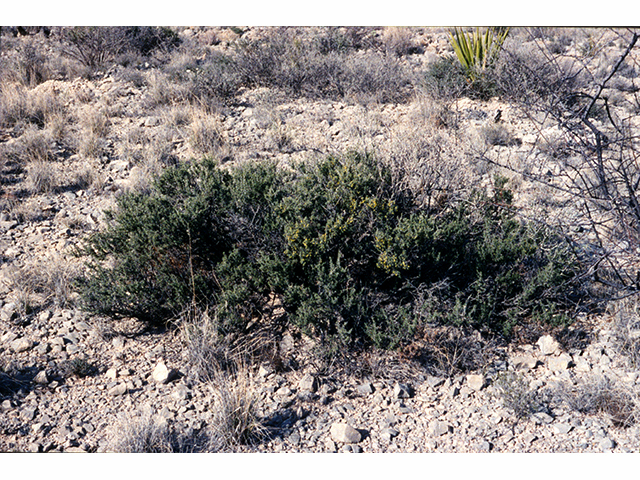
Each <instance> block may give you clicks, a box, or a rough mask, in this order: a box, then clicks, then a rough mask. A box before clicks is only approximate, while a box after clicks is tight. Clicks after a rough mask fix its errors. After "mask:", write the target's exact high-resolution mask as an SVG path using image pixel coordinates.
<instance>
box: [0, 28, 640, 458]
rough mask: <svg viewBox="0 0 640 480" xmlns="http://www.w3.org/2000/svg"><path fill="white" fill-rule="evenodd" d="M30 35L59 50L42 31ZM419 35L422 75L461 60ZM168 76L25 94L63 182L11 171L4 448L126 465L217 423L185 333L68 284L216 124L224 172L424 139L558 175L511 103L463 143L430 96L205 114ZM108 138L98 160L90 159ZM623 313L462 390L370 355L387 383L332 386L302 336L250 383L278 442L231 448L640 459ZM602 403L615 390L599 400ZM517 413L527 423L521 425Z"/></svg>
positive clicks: (463, 376)
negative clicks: (141, 444) (160, 438)
mask: <svg viewBox="0 0 640 480" xmlns="http://www.w3.org/2000/svg"><path fill="white" fill-rule="evenodd" d="M256 31H257V32H258V33H260V30H259V29H256ZM250 33H251V31H250ZM181 35H183V36H184V37H185V38H200V39H202V38H204V39H205V40H206V39H207V38H209V37H207V35H209V36H212V35H213V36H215V35H217V37H218V38H219V40H218V42H217V43H216V42H211V44H212V45H213V46H211V48H225V45H226V44H225V42H231V41H233V39H234V38H235V37H234V35H237V34H235V33H232V32H230V31H229V30H225V29H211V30H206V29H203V30H197V29H186V30H182V32H181ZM225 35H227V36H229V39H227V40H225V39H224V38H225V37H224V36H225ZM245 35H246V33H245ZM220 39H221V40H220ZM18 40H19V39H18ZM18 40H15V41H16V42H17V41H18ZM205 40H202V42H203V43H206V42H205ZM22 41H34V42H35V41H41V42H45V43H46V41H45V40H44V39H41V38H39V37H38V38H37V39H35V40H33V39H23V40H22ZM414 41H415V42H417V43H419V44H420V45H421V46H422V47H423V48H422V49H421V50H420V53H416V54H412V55H406V56H404V57H402V62H405V63H407V64H410V65H414V66H415V67H416V68H418V66H420V65H423V64H428V62H430V61H432V60H433V58H434V57H436V56H437V55H441V54H443V53H445V52H447V51H448V50H447V49H448V48H449V47H448V42H447V37H446V32H443V31H440V30H437V29H435V30H429V29H422V30H419V31H417V32H416V33H415V36H414ZM154 75H155V73H154V71H153V69H145V67H144V66H141V67H140V68H139V69H138V70H135V71H134V72H133V73H132V72H131V71H130V70H127V69H125V68H124V67H122V66H116V67H113V68H110V69H108V70H107V71H105V72H102V73H101V74H99V75H95V76H94V77H93V78H90V79H87V78H75V79H72V80H69V79H64V80H57V79H50V80H47V81H46V82H44V83H42V84H40V85H38V86H36V87H34V88H31V89H29V90H28V91H29V94H30V95H34V96H37V95H40V96H42V97H43V98H54V99H56V100H55V101H56V102H58V103H59V104H60V105H62V107H61V111H62V112H64V115H66V121H65V122H63V124H64V125H63V127H61V128H62V129H63V133H61V134H60V135H59V136H58V137H55V136H54V137H52V142H53V147H51V148H50V151H49V153H48V154H47V155H49V156H50V158H51V161H50V162H49V164H48V166H49V169H50V170H48V171H47V173H46V175H48V177H47V178H49V179H51V180H50V181H51V182H53V184H52V187H51V188H49V189H44V190H39V189H37V188H33V185H34V182H35V179H34V171H35V170H34V169H35V167H34V166H33V165H34V164H31V165H30V166H27V168H24V169H23V168H18V167H17V166H16V164H15V163H12V161H10V160H3V164H2V168H3V172H2V175H3V177H4V179H3V190H2V195H3V199H2V201H3V211H2V213H1V214H0V260H1V262H2V264H1V266H0V357H1V358H2V362H1V363H2V365H1V366H2V370H1V371H0V374H3V375H5V377H2V381H3V382H5V380H6V382H7V386H8V388H7V393H6V394H4V395H3V397H2V399H1V403H0V451H5V452H52V451H64V452H105V451H112V450H113V449H114V448H115V447H114V446H115V445H117V441H118V436H119V435H122V432H124V431H126V429H127V426H128V425H131V424H135V422H137V421H152V422H155V423H157V424H158V425H172V426H174V427H175V426H179V428H180V429H181V430H183V431H185V432H191V433H193V432H199V431H204V430H206V427H207V426H208V425H209V424H210V423H211V422H212V421H214V420H215V418H214V414H213V413H212V410H213V404H214V401H215V395H214V394H213V390H214V388H213V387H212V385H211V384H210V383H208V382H199V381H197V379H196V377H195V376H194V374H193V371H192V369H191V368H190V365H189V362H188V359H189V352H188V351H187V346H186V344H185V342H184V339H183V337H182V332H181V331H180V330H176V331H174V330H164V331H161V330H147V329H145V328H144V326H143V325H140V324H139V322H138V321H137V320H136V319H123V320H118V321H116V320H113V319H107V318H101V317H94V316H91V315H89V314H88V313H86V312H83V311H82V310H80V309H79V308H77V307H76V306H75V300H76V294H75V293H74V292H73V288H72V286H71V284H70V279H71V278H73V276H74V275H75V274H76V273H78V272H80V271H81V268H82V262H81V259H78V258H77V257H75V256H74V255H73V252H74V247H76V246H78V245H79V244H81V242H82V239H83V238H84V237H85V236H86V235H88V234H90V233H91V232H92V231H95V230H97V229H99V228H101V226H102V225H103V223H104V211H105V210H106V209H109V208H112V207H113V206H114V204H115V199H116V198H117V196H118V195H120V194H121V193H122V192H126V191H131V190H133V189H142V190H144V188H146V187H147V186H148V184H149V181H150V178H151V176H152V175H153V174H154V173H156V172H157V171H159V170H160V169H161V168H164V166H165V165H166V164H171V163H175V162H177V161H182V160H184V159H188V158H191V157H193V156H197V155H199V154H202V153H204V152H203V151H202V148H203V147H202V145H201V144H200V143H198V141H197V136H196V133H197V132H198V128H205V127H207V125H208V126H209V127H210V130H213V131H214V132H215V135H214V137H215V138H214V140H213V141H212V144H213V146H211V145H209V146H208V147H206V148H205V149H207V148H208V149H209V151H211V149H213V151H215V153H216V154H218V155H221V156H223V157H225V156H226V157H227V158H228V161H227V163H228V164H229V165H233V164H235V163H238V162H242V161H245V160H253V159H273V160H276V161H277V162H278V163H279V164H280V165H283V166H286V165H287V164H288V163H290V162H294V161H297V160H304V159H309V158H314V157H315V156H317V155H324V154H327V153H333V152H342V151H345V150H347V149H349V148H368V149H372V150H375V151H377V152H381V155H382V156H385V155H387V156H390V155H394V154H396V155H397V154H398V152H399V151H400V150H401V149H402V148H404V145H405V144H406V143H407V139H410V140H411V142H414V141H417V139H420V138H422V137H428V138H430V139H431V141H432V142H433V144H437V145H439V146H440V147H441V149H442V152H443V153H442V158H443V161H444V162H445V163H446V164H447V165H449V164H450V163H451V162H454V161H455V159H456V158H459V157H461V156H462V155H461V153H462V152H468V151H469V148H470V145H473V144H477V142H481V143H482V142H484V143H483V145H484V146H483V148H484V147H487V146H488V147H487V148H490V149H492V150H491V152H492V153H491V155H495V158H504V157H505V156H506V157H513V158H518V159H519V158H523V157H524V156H526V158H528V159H531V158H532V152H534V151H535V155H533V158H534V159H536V162H534V163H535V166H534V167H533V168H534V169H536V168H537V169H539V170H544V169H551V170H553V169H560V168H562V166H561V165H560V164H559V162H554V159H552V158H550V157H543V155H542V154H541V153H540V152H539V151H538V150H537V145H538V142H539V139H540V136H539V134H540V132H539V131H538V130H536V128H535V126H534V125H533V124H531V123H530V122H528V121H527V118H526V117H525V116H523V115H522V114H521V113H520V112H519V111H518V110H516V109H515V108H513V107H511V106H510V105H507V104H505V103H504V102H500V101H498V100H497V99H491V100H487V101H481V100H469V99H462V100H459V101H458V102H456V105H455V107H452V108H453V111H454V112H455V113H456V115H457V118H458V120H457V121H458V122H459V124H460V128H458V129H457V130H456V131H455V132H454V131H449V130H447V129H442V128H438V127H437V126H436V125H434V122H433V112H434V108H435V107H434V105H433V102H432V101H431V100H429V99H426V98H424V97H421V96H420V95H417V96H416V97H415V98H414V99H413V100H411V101H409V102H406V103H401V104H378V103H372V104H366V105H363V104H361V103H357V102H351V103H350V102H349V101H347V100H341V101H337V100H313V101H312V100H308V99H286V98H284V99H283V98H279V97H278V96H277V94H276V93H274V92H272V91H269V89H265V88H256V89H253V90H246V91H244V92H243V93H242V94H241V95H239V98H238V101H237V102H235V103H234V104H233V105H230V106H225V107H224V108H221V110H220V111H218V112H216V113H215V114H210V113H209V112H204V111H201V110H198V109H197V108H196V107H193V106H192V105H185V104H179V103H176V104H170V105H166V104H159V103H158V100H157V96H158V95H159V92H162V91H163V89H165V90H166V89H167V88H168V87H167V86H166V85H165V86H164V87H163V86H162V85H159V83H158V82H160V80H158V78H159V77H154ZM154 82H155V83H154ZM498 111H501V123H500V127H501V128H502V129H503V130H502V134H503V135H506V136H507V138H508V139H509V141H502V142H498V144H493V145H492V144H491V141H490V140H487V128H488V127H487V126H492V125H493V119H494V118H495V116H496V114H497V112H498ZM101 116H103V117H104V119H106V120H105V121H104V123H105V124H106V127H104V128H103V129H102V131H100V128H101V127H100V126H99V124H100V118H103V117H101ZM207 122H209V123H207ZM91 125H94V127H91ZM212 125H213V126H212ZM52 129H53V126H52V125H49V124H47V131H48V132H50V133H51V132H53V130H52ZM210 130H207V131H210ZM547 133H549V132H547ZM0 134H2V135H0V138H1V139H2V140H1V142H2V146H3V149H4V150H3V152H4V154H5V155H6V152H9V151H12V150H11V149H17V148H22V147H21V146H23V145H24V144H25V142H26V140H25V135H28V132H27V133H25V130H20V129H18V128H13V129H11V128H5V129H4V130H3V131H2V132H0ZM94 134H95V135H96V139H97V140H96V142H97V144H96V145H97V146H94V147H92V149H91V148H89V146H87V145H84V146H83V143H82V142H83V140H84V139H86V138H88V137H89V136H91V135H94ZM52 135H53V133H52ZM69 139H75V140H74V142H71V141H70V140H69ZM433 139H435V140H433ZM487 142H488V143H487ZM0 154H2V152H0ZM7 158H9V157H8V156H7ZM48 158H49V157H48ZM494 172H495V171H494V170H493V169H491V168H488V167H481V166H479V165H475V166H474V165H469V166H468V169H467V170H465V171H464V172H462V173H461V172H459V171H458V173H456V176H457V178H456V181H462V182H463V183H464V182H467V183H469V182H474V183H476V184H483V183H484V184H487V183H489V182H490V181H491V178H492V176H493V173H494ZM512 181H513V184H514V185H515V186H516V187H517V188H516V189H515V190H516V196H517V197H516V200H517V203H518V204H519V205H520V206H521V207H522V209H523V212H524V213H525V214H528V215H530V216H535V215H538V214H540V212H541V211H542V210H544V211H545V212H547V210H548V204H549V202H546V203H545V202H541V201H540V198H541V197H544V198H546V199H548V196H549V195H550V194H549V193H548V192H546V191H541V189H540V187H539V186H538V185H536V184H529V183H527V182H526V181H524V180H522V179H517V178H515V177H514V178H513V180H512ZM25 189H26V190H27V191H28V194H26V195H25V194H24V190H25ZM532 199H535V201H533V200H532ZM556 202H557V203H556V204H561V203H562V202H561V199H558V198H557V197H556ZM553 213H554V215H555V216H556V217H557V218H558V219H559V220H558V221H562V219H567V218H573V217H575V211H574V210H572V206H571V205H568V206H567V207H566V208H564V209H559V210H557V211H554V212H553ZM550 218H551V217H550ZM620 308H622V307H620ZM620 308H617V307H616V308H613V309H611V310H609V311H608V313H599V314H591V313H590V314H589V315H588V316H587V315H586V314H585V315H583V317H582V318H581V321H580V324H581V325H582V326H588V327H589V332H590V334H589V336H588V337H589V341H585V342H582V343H579V342H578V343H575V342H574V344H568V343H566V342H564V343H562V342H561V343H558V342H557V341H556V340H554V339H553V338H551V337H548V336H541V337H540V338H539V339H536V340H534V341H533V342H532V343H531V344H524V345H512V346H501V347H496V349H495V351H494V352H493V355H492V357H491V358H492V360H491V361H490V362H489V363H488V364H487V365H485V366H484V367H483V368H481V369H479V370H478V371H474V372H467V373H459V374H456V375H453V376H451V377H447V376H444V375H442V376H433V375H430V374H428V372H427V371H426V370H421V369H420V368H418V367H417V366H416V365H415V364H413V363H411V362H409V361H407V360H403V358H402V357H401V356H398V355H395V354H388V355H383V356H381V357H380V358H378V359H377V360H376V359H375V358H374V359H372V360H370V361H369V366H370V367H371V365H373V364H375V362H376V361H377V362H378V364H376V365H385V366H386V367H387V368H388V371H385V372H381V371H379V369H376V368H368V369H364V370H363V371H361V372H360V373H359V374H356V373H353V372H341V371H335V372H328V371H327V369H326V368H317V366H316V365H315V364H314V363H313V362H310V361H308V356H307V355H306V346H305V345H306V341H305V339H304V337H301V336H300V335H297V334H296V333H295V332H291V333H290V334H286V335H285V336H284V337H283V338H281V339H279V351H280V352H282V355H283V358H284V360H285V361H284V364H285V367H283V366H282V364H279V365H275V364H273V363H269V362H265V363H262V364H261V365H257V366H255V368H254V369H253V370H251V379H250V386H249V387H248V388H250V389H251V391H252V392H253V393H254V394H255V395H256V398H257V399H258V401H257V405H258V407H257V408H258V411H259V414H260V416H261V417H262V418H263V420H264V424H265V426H266V427H267V430H266V436H265V437H264V438H263V440H262V441H260V442H258V443H256V444H254V445H250V446H246V445H243V446H237V447H235V448H234V450H235V451H240V452H254V451H257V452H367V453H373V452H603V451H605V452H609V451H613V452H638V451H639V450H640V435H639V433H640V427H639V426H638V425H628V424H627V423H628V422H627V421H626V419H627V417H629V408H631V407H628V405H631V404H633V401H635V402H637V397H638V391H639V390H640V375H639V372H638V370H637V369H636V368H633V367H632V366H631V365H630V364H629V363H628V362H627V360H626V359H625V358H624V357H622V356H621V355H620V349H619V341H618V336H617V335H618V333H619V332H618V330H617V326H616V325H617V324H616V318H618V316H619V312H620ZM629 311H633V308H631V309H630V310H629ZM32 312H35V313H32ZM633 314H635V313H633ZM585 328H586V327H585ZM2 372H4V373H2ZM602 392H610V393H611V395H610V396H609V397H607V398H606V399H605V400H598V399H599V398H601V397H602V395H600V397H598V394H602ZM621 398H622V399H623V400H624V401H623V400H620V399H621ZM598 401H603V402H605V403H608V404H609V405H611V404H613V403H615V402H619V403H620V405H621V406H620V408H618V409H617V410H616V409H611V408H606V407H604V406H599V405H597V403H598ZM625 401H626V403H625ZM629 402H631V403H629ZM625 405H626V406H625ZM634 405H637V403H636V404H634ZM529 407H531V408H529ZM530 410H535V411H537V413H534V414H532V415H529V414H528V413H529V411H530ZM519 412H527V414H526V415H522V416H521V417H522V418H519V415H518V413H519ZM145 419H146V420H145Z"/></svg>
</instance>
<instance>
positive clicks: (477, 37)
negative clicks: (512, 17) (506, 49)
mask: <svg viewBox="0 0 640 480" xmlns="http://www.w3.org/2000/svg"><path fill="white" fill-rule="evenodd" d="M449 33H450V35H451V46H452V47H453V51H454V52H456V56H457V57H458V60H460V64H461V65H462V67H463V68H464V69H465V71H466V73H467V77H468V78H469V80H471V81H472V82H474V81H476V80H478V79H479V78H480V77H482V76H484V73H485V71H486V69H487V68H488V67H491V65H493V63H494V62H495V60H496V59H497V58H498V54H499V53H500V49H501V48H502V44H503V43H504V41H505V39H506V38H507V35H509V28H508V27H489V28H487V30H486V31H485V32H484V34H482V33H481V32H480V28H476V31H475V32H473V33H469V34H466V33H465V32H463V31H462V30H459V29H458V28H454V29H453V30H451V31H450V32H449Z"/></svg>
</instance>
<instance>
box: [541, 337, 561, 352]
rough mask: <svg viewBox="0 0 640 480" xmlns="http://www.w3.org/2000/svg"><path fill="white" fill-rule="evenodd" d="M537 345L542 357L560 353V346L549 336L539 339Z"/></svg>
mask: <svg viewBox="0 0 640 480" xmlns="http://www.w3.org/2000/svg"><path fill="white" fill-rule="evenodd" d="M537 345H538V347H539V348H540V352H541V353H542V354H543V355H553V354H554V353H557V352H559V351H560V345H559V344H558V342H556V340H555V339H554V338H553V337H552V336H551V335H543V336H542V337H540V338H539V339H538V342H537Z"/></svg>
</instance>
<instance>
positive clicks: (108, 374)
mask: <svg viewBox="0 0 640 480" xmlns="http://www.w3.org/2000/svg"><path fill="white" fill-rule="evenodd" d="M104 376H105V377H107V378H108V379H110V380H115V379H116V378H118V370H116V369H115V368H110V369H109V370H107V372H106V373H105V374H104Z"/></svg>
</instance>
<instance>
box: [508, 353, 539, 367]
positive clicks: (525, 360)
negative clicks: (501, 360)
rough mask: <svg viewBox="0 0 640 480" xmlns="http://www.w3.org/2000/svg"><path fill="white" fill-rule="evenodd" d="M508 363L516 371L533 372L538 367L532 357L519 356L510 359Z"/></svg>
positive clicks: (536, 361)
mask: <svg viewBox="0 0 640 480" xmlns="http://www.w3.org/2000/svg"><path fill="white" fill-rule="evenodd" d="M509 363H510V364H511V365H513V366H514V367H515V368H517V369H522V370H533V369H534V368H536V366H537V365H538V359H537V358H535V357H534V356H533V355H520V356H517V357H513V358H511V359H510V360H509Z"/></svg>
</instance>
